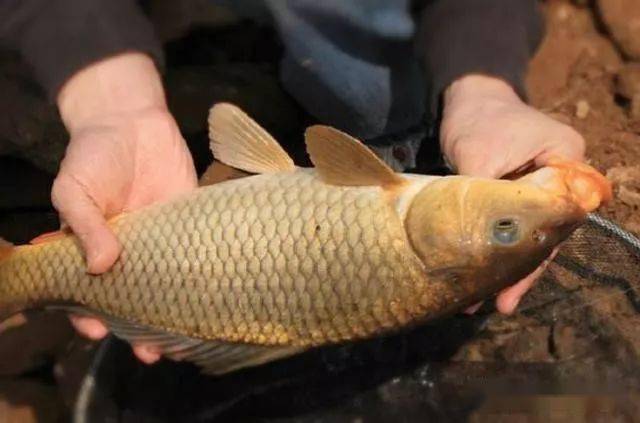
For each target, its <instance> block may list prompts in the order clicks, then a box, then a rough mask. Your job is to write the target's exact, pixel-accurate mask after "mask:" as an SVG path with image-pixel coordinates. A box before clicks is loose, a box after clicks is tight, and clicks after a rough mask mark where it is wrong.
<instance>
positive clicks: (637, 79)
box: [616, 63, 640, 100]
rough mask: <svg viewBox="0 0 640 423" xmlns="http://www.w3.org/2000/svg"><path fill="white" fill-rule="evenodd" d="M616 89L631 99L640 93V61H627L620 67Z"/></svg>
mask: <svg viewBox="0 0 640 423" xmlns="http://www.w3.org/2000/svg"><path fill="white" fill-rule="evenodd" d="M616 91H617V92H618V94H620V95H621V96H623V97H625V98H627V99H629V100H631V99H633V98H634V97H636V96H639V95H640V63H627V64H626V65H625V66H624V67H623V68H622V69H620V72H619V73H618V78H617V81H616Z"/></svg>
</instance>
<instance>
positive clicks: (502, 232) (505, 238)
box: [493, 218, 520, 245]
mask: <svg viewBox="0 0 640 423" xmlns="http://www.w3.org/2000/svg"><path fill="white" fill-rule="evenodd" d="M493 239H494V240H495V241H496V242H497V243H498V244H502V245H511V244H513V243H515V242H517V241H518V240H519V239H520V230H519V227H518V222H516V221H515V219H511V218H504V219H499V220H497V221H496V222H495V223H494V224H493Z"/></svg>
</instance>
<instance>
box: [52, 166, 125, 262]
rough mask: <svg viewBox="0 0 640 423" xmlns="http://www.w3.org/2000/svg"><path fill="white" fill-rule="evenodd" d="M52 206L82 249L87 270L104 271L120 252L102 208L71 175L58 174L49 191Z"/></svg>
mask: <svg viewBox="0 0 640 423" xmlns="http://www.w3.org/2000/svg"><path fill="white" fill-rule="evenodd" d="M51 201H52V203H53V206H54V207H55V208H56V209H57V210H58V212H59V213H60V215H61V217H62V219H63V221H64V222H65V223H66V224H68V225H69V227H71V230H72V231H73V233H74V234H75V235H76V236H77V237H78V239H79V240H80V243H81V244H82V247H83V249H84V251H85V255H86V260H87V269H88V272H89V273H92V274H99V273H103V272H105V271H107V270H108V269H109V268H110V267H111V266H112V265H113V263H114V262H115V261H116V260H117V258H118V256H119V255H120V250H121V247H120V243H119V242H118V240H117V239H116V237H115V235H114V234H113V232H111V230H110V229H109V227H108V226H107V223H106V221H105V219H104V216H103V214H102V211H101V210H100V208H99V207H98V206H97V205H96V204H95V203H94V201H93V200H92V199H91V198H90V197H89V195H88V194H87V193H86V192H85V190H84V189H83V188H82V187H81V186H80V184H79V183H77V182H76V181H75V180H74V179H72V178H70V177H66V176H64V175H62V176H58V178H56V180H55V181H54V184H53V189H52V191H51Z"/></svg>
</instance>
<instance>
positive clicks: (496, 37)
mask: <svg viewBox="0 0 640 423" xmlns="http://www.w3.org/2000/svg"><path fill="white" fill-rule="evenodd" d="M417 19H418V32H417V39H416V41H417V43H416V45H417V49H418V55H419V56H420V58H421V61H422V64H423V65H424V70H425V72H426V81H427V83H428V92H427V101H428V106H429V107H430V109H431V112H432V113H434V114H435V113H436V112H437V111H438V108H439V105H440V104H439V103H440V97H441V95H442V92H443V91H444V89H445V88H446V87H447V86H448V85H449V84H451V83H452V82H453V81H454V80H456V79H457V78H459V77H460V76H462V75H465V74H469V73H481V74H486V75H491V76H495V77H498V78H502V79H504V80H506V81H507V82H509V83H510V84H511V85H512V86H513V87H514V88H515V90H516V91H517V92H518V94H519V95H520V96H521V97H523V98H525V97H526V96H525V89H524V75H525V72H526V69H527V65H528V62H529V60H530V58H531V57H532V55H533V54H534V52H535V50H536V49H537V47H538V45H539V43H540V42H541V40H542V36H543V30H544V28H543V26H544V24H543V20H542V15H541V13H540V10H539V5H538V1H537V0H432V1H428V2H426V4H425V5H424V6H423V7H422V8H421V10H420V11H418V14H417Z"/></svg>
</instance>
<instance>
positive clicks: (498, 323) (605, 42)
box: [0, 0, 640, 421]
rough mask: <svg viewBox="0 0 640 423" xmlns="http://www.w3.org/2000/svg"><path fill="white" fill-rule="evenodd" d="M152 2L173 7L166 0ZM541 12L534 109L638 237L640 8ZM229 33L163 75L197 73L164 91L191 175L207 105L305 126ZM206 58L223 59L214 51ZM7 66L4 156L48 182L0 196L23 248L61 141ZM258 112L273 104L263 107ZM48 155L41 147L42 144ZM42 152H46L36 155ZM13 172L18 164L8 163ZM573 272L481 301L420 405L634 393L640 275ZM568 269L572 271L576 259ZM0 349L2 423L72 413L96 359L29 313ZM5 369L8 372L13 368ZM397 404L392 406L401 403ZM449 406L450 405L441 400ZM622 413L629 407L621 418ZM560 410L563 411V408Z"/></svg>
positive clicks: (563, 268)
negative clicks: (517, 295) (494, 394)
mask: <svg viewBox="0 0 640 423" xmlns="http://www.w3.org/2000/svg"><path fill="white" fill-rule="evenodd" d="M160 3H161V4H163V5H164V6H167V7H169V5H170V2H169V1H164V2H160ZM621 4H624V7H622V6H620V5H621ZM543 5H544V9H545V14H546V20H547V35H546V38H545V40H544V42H543V44H542V46H541V48H540V50H539V51H538V53H537V55H536V56H535V58H534V59H533V61H532V63H531V67H530V72H529V75H528V77H527V87H528V92H529V100H530V102H531V103H532V104H533V105H535V106H536V107H538V108H540V109H541V110H543V111H544V112H546V113H549V114H551V115H552V116H554V117H555V118H557V119H559V120H561V121H563V122H566V123H568V124H571V125H572V126H573V127H574V128H576V129H577V130H578V131H579V132H580V133H581V134H582V135H583V136H584V138H585V140H586V142H587V157H588V160H589V162H590V163H591V164H593V165H594V166H595V167H597V168H598V169H599V170H601V171H602V172H603V173H605V174H606V175H607V176H608V177H609V178H610V179H611V181H612V182H613V183H614V194H615V197H614V200H613V201H612V202H611V204H609V205H607V206H606V207H604V208H603V209H602V210H601V213H602V214H603V215H605V216H607V217H609V218H611V219H613V220H614V221H616V222H618V223H619V224H620V225H621V226H623V227H624V228H626V229H628V230H629V231H631V232H634V233H636V234H638V235H640V210H639V208H640V55H639V54H638V45H637V41H638V40H640V33H638V31H640V29H638V28H640V25H638V24H637V22H638V19H640V18H638V16H640V2H637V0H627V1H622V0H599V1H588V0H583V1H578V0H575V1H569V0H547V1H545V2H543ZM160 11H161V12H163V13H158V15H157V16H156V19H168V21H169V22H170V23H171V25H169V26H167V25H165V31H164V32H162V31H161V32H162V33H163V34H164V35H163V36H166V37H168V38H171V37H170V34H173V36H174V37H175V36H176V35H175V34H181V28H179V26H178V25H177V23H176V22H177V21H175V20H172V19H170V18H167V17H171V16H172V15H171V12H170V11H169V12H167V11H164V9H161V10H160ZM163 17H164V18H163ZM225 19H227V17H226V16H225ZM634 22H636V24H633V23H634ZM634 31H635V32H634ZM234 34H235V32H234V30H232V29H231V30H228V31H225V32H223V33H220V34H218V35H217V36H218V37H219V39H222V40H227V41H228V42H229V43H236V44H237V47H238V49H237V51H241V52H243V53H242V54H239V55H238V56H236V57H227V56H225V57H224V58H222V59H216V62H215V70H211V68H206V67H203V66H204V64H203V63H201V62H199V59H198V57H199V56H198V55H197V54H194V55H193V57H191V56H189V54H190V51H191V52H193V51H196V50H197V49H198V48H203V47H204V48H205V49H206V48H207V46H208V44H207V41H206V40H205V39H206V36H207V34H206V33H197V34H196V35H195V36H192V37H191V39H190V42H192V43H193V46H191V47H190V50H188V51H186V52H185V51H184V49H183V48H184V44H179V43H177V44H176V43H175V42H169V44H168V58H169V60H168V63H169V65H170V66H171V64H172V60H173V58H174V56H175V55H176V54H178V53H179V54H181V55H182V56H185V55H186V56H187V57H189V59H190V63H189V64H190V65H192V66H191V67H190V68H189V67H183V68H181V69H175V70H173V71H172V72H170V73H169V74H168V76H167V81H166V82H167V87H168V92H169V101H170V104H171V107H172V110H173V112H174V114H175V115H176V118H177V120H178V122H179V124H180V126H181V129H182V130H183V133H184V134H185V137H186V138H187V139H188V141H189V143H190V145H191V147H192V150H193V151H195V152H196V153H197V154H196V156H197V157H196V164H197V166H198V168H199V170H203V169H204V168H205V167H206V164H207V163H208V161H209V160H210V155H209V154H208V152H207V151H206V142H204V137H206V135H205V134H204V131H203V127H202V122H204V121H205V120H204V117H205V116H206V110H207V108H208V106H209V104H210V101H211V98H218V99H221V100H228V101H235V102H238V103H239V104H241V105H242V106H244V107H245V108H246V109H248V111H249V112H250V114H252V115H254V116H256V117H257V120H258V121H260V122H263V123H264V125H265V127H266V128H267V129H269V130H270V131H271V132H273V133H274V134H275V135H276V136H277V138H279V139H284V140H286V139H294V138H295V137H298V136H299V134H301V133H302V131H301V130H302V128H303V127H304V124H305V119H306V118H305V116H304V115H303V114H301V113H300V111H299V110H298V109H297V108H296V106H295V105H294V104H293V103H292V102H291V99H289V98H288V97H286V96H285V95H283V94H282V93H281V92H280V91H279V88H278V83H277V76H276V71H275V69H276V67H275V65H276V63H274V62H269V61H268V60H264V59H265V57H266V56H271V55H272V53H273V52H274V51H275V50H274V47H272V46H269V45H268V44H269V43H268V41H266V40H268V37H263V34H261V33H260V31H259V30H256V33H255V34H253V37H254V39H259V40H260V43H261V48H255V49H251V48H248V46H247V45H243V41H238V38H237V37H235V35H234ZM203 40H204V41H203ZM262 44H264V45H262ZM212 54H213V55H214V56H215V57H218V56H216V54H218V53H217V52H216V51H213V52H212ZM252 62H260V64H259V65H255V64H254V63H252ZM238 63H239V64H238ZM2 70H3V72H0V88H2V90H3V92H16V93H17V94H16V97H17V98H20V99H21V100H20V102H19V103H17V104H15V105H13V106H12V107H13V110H5V111H6V114H7V115H10V116H12V119H13V120H11V119H10V120H9V122H8V123H9V124H8V125H7V126H3V125H0V141H1V140H3V139H12V140H25V141H24V142H25V143H26V144H25V146H22V147H21V146H16V145H13V146H11V148H9V149H7V151H9V152H12V153H15V154H16V155H18V156H20V155H21V153H20V152H21V151H26V152H27V153H23V154H22V155H23V156H31V157H35V159H34V160H33V162H34V163H35V164H36V165H37V166H39V167H40V168H41V169H44V170H45V171H46V172H47V173H46V175H44V176H43V174H42V172H41V171H40V170H33V171H32V174H33V175H35V176H34V177H33V178H34V179H33V181H36V180H37V181H41V183H40V182H33V183H32V185H30V186H34V187H36V189H34V190H31V191H32V192H37V195H36V197H37V198H36V197H28V196H27V197H24V198H23V197H22V196H21V195H23V194H24V193H21V192H17V191H15V195H13V193H14V191H11V193H12V196H11V198H12V201H14V203H15V204H18V206H19V207H18V206H16V207H15V210H14V209H11V210H9V206H10V205H7V204H3V203H2V197H0V209H1V210H3V213H4V214H3V215H2V216H0V230H1V231H2V233H3V234H5V236H6V234H7V233H10V234H12V236H9V238H11V239H12V240H14V241H24V238H25V237H27V236H31V235H35V234H36V233H33V234H30V233H29V234H25V233H24V231H23V232H20V231H16V228H17V227H23V226H24V227H26V226H29V228H31V230H32V231H35V232H42V231H43V230H41V229H42V228H48V227H50V226H53V227H54V228H55V225H56V224H57V222H55V219H52V210H51V208H50V204H48V198H47V192H48V187H49V186H50V183H51V175H52V171H53V170H54V169H55V162H56V160H58V159H59V156H60V155H61V152H62V151H63V147H64V145H63V143H64V140H65V134H64V129H63V128H62V127H61V125H60V124H59V121H58V119H57V115H56V112H55V110H54V109H53V108H52V107H51V105H48V104H47V103H46V102H43V101H42V100H41V99H39V93H38V92H37V90H36V89H34V88H33V86H32V84H31V83H30V82H28V81H26V80H25V79H24V76H23V74H24V72H22V71H21V70H20V68H19V67H16V66H14V65H11V66H9V67H6V66H5V67H4V68H3V69H2ZM247 92H249V93H252V94H251V96H253V97H256V95H255V93H256V92H257V93H259V95H258V96H257V97H260V98H262V99H263V100H264V102H263V103H259V104H257V103H255V102H253V103H252V100H251V98H249V97H248V96H247V94H246V93H247ZM184 99H188V101H185V100H184ZM265 99H266V100H265ZM265 102H266V103H268V104H270V107H262V106H263V105H264V104H265ZM5 111H3V114H4V112H5ZM16 111H17V112H16ZM16 116H22V118H20V119H18V118H17V117H16ZM25 116H26V117H25ZM12 131H13V132H12ZM16 131H17V132H16ZM294 134H297V135H294ZM0 144H1V143H0ZM44 145H46V146H47V147H46V148H44V147H42V146H44ZM203 146H205V147H203ZM38 151H43V152H42V154H40V155H38V154H39V153H38ZM9 163H10V164H11V166H13V165H14V162H9ZM5 169H7V167H5ZM29 181H31V179H29ZM0 188H2V187H1V186H0ZM8 189H9V188H8ZM11 189H13V190H15V188H11ZM34 198H35V199H34ZM15 204H14V205H15ZM7 210H9V211H7ZM16 210H17V211H16ZM25 210H26V212H25ZM36 228H37V229H36ZM54 228H49V229H54ZM600 248H602V249H603V250H604V249H606V248H605V246H602V247H601V246H599V245H593V248H592V250H593V251H595V253H596V254H594V255H593V257H587V258H584V257H583V258H584V260H586V261H587V262H589V261H590V260H597V259H598V253H599V252H602V254H605V253H606V252H605V251H600V250H599V249H600ZM566 253H572V252H571V251H566ZM574 253H575V252H574ZM576 254H577V253H576ZM575 257H578V256H577V255H576V256H575ZM576 260H577V259H576ZM607 260H609V261H610V262H611V264H612V265H613V266H615V265H616V264H618V263H616V260H617V259H616V257H610V258H608V259H607ZM578 261H579V260H578ZM567 263H568V262H567V261H565V262H562V261H558V260H557V261H556V262H555V263H554V264H552V266H551V268H550V270H549V272H547V274H546V275H545V277H544V278H543V279H542V280H541V281H540V283H538V284H537V285H536V287H535V288H534V289H533V290H532V292H531V293H530V294H529V295H528V296H527V297H526V298H525V300H524V301H523V303H522V304H521V306H520V307H519V310H518V312H517V313H516V314H515V315H513V316H508V317H505V316H501V315H498V314H496V313H495V312H494V310H493V309H492V307H491V305H490V304H489V303H487V304H485V307H483V309H481V310H480V312H479V313H478V314H477V315H476V316H475V317H474V318H473V319H475V320H474V322H478V327H479V330H478V331H477V332H476V333H475V335H474V336H473V337H471V339H469V340H466V342H464V343H463V344H462V345H461V346H459V347H456V348H455V349H454V350H453V351H452V353H451V354H450V355H449V358H450V359H447V360H446V361H445V362H444V364H442V365H441V366H440V367H437V369H438V370H433V369H432V368H431V367H428V366H429V365H424V367H423V368H421V369H422V370H420V369H418V370H415V372H416V373H414V376H413V377H414V379H411V380H412V381H414V380H415V381H422V382H424V383H422V382H420V383H418V382H415V383H414V382H412V383H414V384H413V385H411V386H413V387H414V389H415V390H416V392H418V393H419V394H420V395H422V396H424V395H425V394H424V391H422V389H427V388H429V389H430V391H429V392H430V394H429V395H428V396H429V398H430V399H433V398H435V399H438V398H439V400H440V403H447V402H450V401H453V400H451V398H462V397H463V396H464V395H467V394H468V395H469V396H473V395H475V393H476V392H477V391H474V389H476V388H473V387H476V386H481V385H483V384H485V385H486V384H487V383H489V382H491V381H494V382H495V381H496V380H497V377H498V376H500V377H505V378H506V377H508V375H512V374H516V375H517V377H514V378H513V380H515V381H516V382H518V383H521V384H527V385H532V386H533V388H532V389H535V387H536V386H538V385H536V383H539V386H548V385H549V384H552V385H553V389H555V391H554V392H558V391H559V392H561V393H562V392H565V391H567V390H568V391H571V390H575V388H576V387H582V388H585V387H589V386H591V387H592V388H593V389H595V390H596V391H597V392H600V391H598V389H599V390H604V391H606V390H607V389H609V388H611V389H613V390H614V391H616V390H617V391H619V390H625V389H627V390H633V391H636V392H638V390H639V389H640V314H639V313H640V309H639V306H638V304H639V303H638V301H637V296H640V291H638V292H636V291H637V290H638V289H639V287H640V280H639V278H640V276H638V275H640V272H638V273H636V274H635V275H632V276H631V277H630V278H627V279H628V280H625V281H624V282H625V283H623V284H621V283H617V282H616V283H599V282H597V281H595V279H594V278H593V277H591V278H590V277H580V276H577V275H576V273H575V272H572V271H571V269H572V268H571V266H569V264H567ZM571 263H573V264H572V265H575V262H571ZM571 263H570V264H571ZM592 276H593V274H592ZM51 328H54V329H51ZM33 339H37V340H38V342H33ZM417 345H420V347H421V348H422V347H423V345H422V344H417ZM10 346H12V347H13V348H11V351H13V353H14V354H15V357H14V359H13V360H12V359H11V358H6V357H5V352H6V351H7V350H8V349H10V348H9V347H10ZM394 348H395V346H394ZM0 351H2V352H3V354H2V363H0V364H2V366H0V367H1V368H0V420H2V421H5V420H3V418H4V417H6V416H19V417H15V418H20V419H22V420H20V421H33V420H35V419H36V417H42V416H47V417H44V420H42V418H40V419H39V420H40V421H60V420H61V419H62V417H61V416H68V410H69V407H70V406H71V405H72V404H73V401H74V398H75V394H76V392H77V386H78V385H79V383H80V379H81V377H82V375H83V373H84V371H85V369H86V368H87V367H88V365H89V361H90V359H91V357H92V354H93V351H94V349H93V348H91V346H90V345H88V343H83V342H79V341H78V339H77V338H75V337H74V336H73V334H72V332H70V329H69V326H68V324H67V323H66V321H64V319H63V318H62V317H61V316H56V317H54V318H53V319H51V320H50V321H47V319H42V318H36V317H34V318H32V319H29V320H26V321H25V320H24V319H21V318H18V319H16V320H14V321H12V322H8V323H5V324H4V325H2V326H0ZM8 354H10V352H9V353H8ZM18 357H19V359H18ZM63 357H71V358H66V359H65V358H63ZM9 362H11V363H13V365H7V363H9ZM78 363H81V364H78ZM47 366H48V367H47ZM425 369H429V370H428V371H427V370H425ZM420 372H423V373H424V374H429V375H431V374H432V373H433V372H436V373H437V374H438V375H439V376H438V377H437V381H438V389H440V391H441V392H440V393H439V394H438V395H435V394H433V393H432V392H433V390H434V388H433V381H432V379H429V380H427V379H428V378H427V379H425V377H426V376H425V377H423V376H421V375H422V373H420ZM416 375H417V376H416ZM430 377H431V376H430ZM404 378H405V376H399V377H398V378H394V379H392V380H390V381H385V382H380V383H379V386H378V387H377V388H376V389H377V391H376V392H377V396H376V397H375V400H376V401H377V400H379V399H380V398H381V397H382V398H386V397H388V396H389V392H400V391H401V390H402V389H404V388H406V386H407V385H406V380H405V379H404ZM407 378H409V376H407ZM407 380H408V379H407ZM425 380H426V381H425ZM500 380H502V379H500ZM488 381H489V382H488ZM429 384H431V385H429ZM53 387H58V389H53ZM304 388H305V389H306V388H307V387H306V386H305V387H304ZM401 388H402V389H401ZM565 388H566V389H565ZM412 389H413V388H412ZM541 389H542V388H541ZM563 389H564V390H563ZM302 390H304V389H302ZM394 390H395V391H394ZM617 391H616V392H617ZM403 392H404V391H403ZM445 394H446V395H445ZM394 395H396V394H394ZM400 395H401V394H400ZM434 395H435V396H434ZM353 397H354V398H361V399H362V398H368V397H357V396H353ZM391 397H393V395H391ZM43 398H44V399H43ZM394 398H396V403H397V395H396V397H394ZM443 398H445V399H446V401H444V402H443V401H442V399H443ZM345 401H349V400H345ZM353 401H354V402H355V401H356V400H355V399H354V400H353ZM434 401H435V400H434ZM527 401H528V402H527ZM576 401H577V402H575V401H574V402H572V403H571V407H573V408H575V409H580V410H581V412H584V413H587V414H588V412H593V410H592V409H591V408H589V407H592V406H593V404H591V403H590V404H591V405H589V404H587V405H585V404H583V402H580V401H582V400H576ZM598 401H599V402H598ZM598 401H596V403H597V404H600V405H601V404H603V401H604V402H605V403H606V404H607V407H609V408H607V407H605V408H606V409H607V410H609V414H608V416H609V417H611V416H615V417H618V418H620V419H621V420H617V421H632V420H633V416H635V417H637V409H638V407H637V406H638V404H640V403H639V402H637V401H636V402H634V401H631V402H629V401H626V400H625V401H624V404H625V405H624V407H622V406H621V405H620V403H615V401H613V402H614V403H615V404H613V405H611V399H610V398H609V399H607V400H602V399H601V400H598ZM607 401H608V402H607ZM265 402H268V401H266V400H265ZM365 402H366V401H365ZM552 402H553V399H549V398H546V399H540V398H538V397H526V396H525V397H523V396H520V397H519V399H518V401H513V400H505V398H504V397H500V398H497V399H496V398H490V399H489V400H487V401H485V402H484V403H481V404H480V405H479V406H478V407H476V411H474V412H471V417H472V419H471V420H472V421H495V419H496V418H499V417H505V416H507V415H508V413H509V412H511V411H513V407H514V404H516V403H517V404H518V407H521V408H522V409H523V410H526V409H528V408H527V407H529V409H531V408H533V409H540V407H541V406H540V404H545V405H544V406H543V407H548V406H549V404H550V403H552ZM630 403H631V404H635V406H636V408H633V407H631V408H629V407H630V406H629V404H630ZM25 404H27V406H25ZM532 404H533V405H532ZM536 404H537V405H536ZM252 405H253V406H255V405H256V404H255V403H253V404H252ZM566 405H567V403H566V402H565V403H563V404H561V406H560V408H562V406H566ZM25 407H26V408H25ZM30 407H31V408H30ZM65 407H66V408H65ZM573 408H572V409H573ZM63 409H64V410H63ZM65 410H66V411H65ZM589 410H591V411H589ZM629 410H631V411H629ZM587 414H584V415H587ZM629 416H631V417H629ZM492 419H493V420H492ZM504 421H508V420H504ZM521 421H522V420H521ZM527 421H546V420H545V419H541V420H527ZM563 421H564V420H563ZM571 421H575V420H571ZM601 421H609V420H601Z"/></svg>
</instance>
